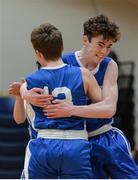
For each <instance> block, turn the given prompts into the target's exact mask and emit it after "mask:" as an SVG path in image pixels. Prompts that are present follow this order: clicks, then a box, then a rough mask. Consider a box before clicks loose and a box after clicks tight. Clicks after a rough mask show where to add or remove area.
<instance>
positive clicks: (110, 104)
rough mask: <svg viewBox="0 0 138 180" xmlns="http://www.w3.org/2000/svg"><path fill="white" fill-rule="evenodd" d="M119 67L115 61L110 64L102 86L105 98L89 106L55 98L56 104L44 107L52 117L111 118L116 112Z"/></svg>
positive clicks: (45, 111) (46, 112)
mask: <svg viewBox="0 0 138 180" xmlns="http://www.w3.org/2000/svg"><path fill="white" fill-rule="evenodd" d="M117 77H118V67H117V64H116V63H115V62H114V61H111V62H110V63H109V65H108V68H107V71H106V74H105V79H104V85H103V88H102V94H103V100H102V101H101V102H98V103H95V104H90V105H87V106H73V105H71V104H67V103H64V102H62V101H60V100H55V104H56V105H50V106H48V107H46V108H45V109H44V113H45V114H46V115H47V116H49V117H50V118H52V117H53V118H58V117H70V116H80V117H86V118H111V117H112V116H113V115H114V114H115V112H116V103H117V98H118V89H117Z"/></svg>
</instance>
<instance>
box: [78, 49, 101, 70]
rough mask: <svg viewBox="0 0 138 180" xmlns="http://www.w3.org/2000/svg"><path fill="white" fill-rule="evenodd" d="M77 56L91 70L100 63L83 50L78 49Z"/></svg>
mask: <svg viewBox="0 0 138 180" xmlns="http://www.w3.org/2000/svg"><path fill="white" fill-rule="evenodd" d="M77 57H78V59H79V61H80V62H81V64H82V65H83V66H84V67H85V68H87V69H89V70H90V71H92V70H94V69H95V68H96V67H97V65H98V64H95V63H94V62H93V61H92V59H91V58H90V57H89V56H88V55H87V54H86V53H85V52H84V51H83V50H80V51H77Z"/></svg>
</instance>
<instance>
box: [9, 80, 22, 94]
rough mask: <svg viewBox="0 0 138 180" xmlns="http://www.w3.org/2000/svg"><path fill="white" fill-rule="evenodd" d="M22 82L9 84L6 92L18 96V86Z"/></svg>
mask: <svg viewBox="0 0 138 180" xmlns="http://www.w3.org/2000/svg"><path fill="white" fill-rule="evenodd" d="M23 83H24V81H21V82H13V83H12V84H10V85H9V88H8V93H9V94H10V95H12V96H20V87H21V85H22V84H23Z"/></svg>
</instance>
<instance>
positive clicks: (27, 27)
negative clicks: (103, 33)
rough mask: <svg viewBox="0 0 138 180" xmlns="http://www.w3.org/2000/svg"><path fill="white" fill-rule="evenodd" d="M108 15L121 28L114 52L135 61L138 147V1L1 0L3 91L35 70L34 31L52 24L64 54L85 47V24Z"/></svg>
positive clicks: (0, 74) (0, 77) (0, 79)
mask: <svg viewBox="0 0 138 180" xmlns="http://www.w3.org/2000/svg"><path fill="white" fill-rule="evenodd" d="M98 14H105V15H107V16H108V17H109V18H110V19H111V20H113V21H115V22H116V24H118V26H119V27H120V30H121V33H122V37H121V40H120V41H119V42H118V43H117V44H115V45H114V47H113V50H115V52H116V53H117V55H118V57H119V60H120V61H121V62H125V61H128V60H131V61H134V62H135V83H134V86H135V98H134V100H135V104H136V106H135V119H136V120H135V141H136V144H137V146H138V61H137V58H138V55H137V52H138V46H137V44H138V35H137V33H138V20H137V17H138V0H121V1H120V0H85V1H84V0H0V39H1V41H0V92H1V93H6V92H7V88H8V86H9V84H10V83H11V82H12V81H19V80H20V79H22V78H24V77H25V75H26V74H27V73H28V72H30V71H32V70H34V68H36V67H35V57H34V52H33V49H32V47H31V43H30V33H31V31H32V29H33V28H34V27H36V26H38V25H40V24H41V23H45V22H49V23H51V24H53V25H55V26H57V27H58V28H59V29H60V30H61V32H62V34H63V39H64V46H65V47H64V48H65V49H64V52H67V51H71V50H78V49H79V48H80V47H81V36H82V25H83V22H84V21H85V20H86V19H87V18H89V17H92V16H96V15H98ZM137 148H138V147H137Z"/></svg>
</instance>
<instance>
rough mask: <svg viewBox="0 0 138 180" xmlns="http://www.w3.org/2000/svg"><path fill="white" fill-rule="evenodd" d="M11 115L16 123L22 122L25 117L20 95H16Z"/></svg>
mask: <svg viewBox="0 0 138 180" xmlns="http://www.w3.org/2000/svg"><path fill="white" fill-rule="evenodd" d="M13 116H14V120H15V122H16V123H17V124H20V123H23V122H24V121H25V119H26V115H25V109H24V101H23V99H22V98H21V97H16V101H15V105H14V112H13Z"/></svg>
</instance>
